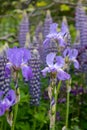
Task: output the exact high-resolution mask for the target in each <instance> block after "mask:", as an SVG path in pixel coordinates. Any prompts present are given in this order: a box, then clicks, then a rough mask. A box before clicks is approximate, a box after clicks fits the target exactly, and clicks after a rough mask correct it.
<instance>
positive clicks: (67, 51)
mask: <svg viewBox="0 0 87 130" xmlns="http://www.w3.org/2000/svg"><path fill="white" fill-rule="evenodd" d="M70 53H71V49H70V48H66V49H65V50H64V52H63V56H64V57H66V56H68V57H69V56H70Z"/></svg>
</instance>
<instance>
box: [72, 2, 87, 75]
mask: <svg viewBox="0 0 87 130" xmlns="http://www.w3.org/2000/svg"><path fill="white" fill-rule="evenodd" d="M76 28H77V30H79V33H80V44H78V45H75V46H74V48H76V49H78V52H79V55H78V61H79V63H80V69H79V70H80V71H81V72H84V73H85V72H86V71H87V60H86V59H87V58H86V57H87V51H86V48H87V45H86V44H87V16H86V12H85V10H84V8H83V6H82V3H81V2H78V5H77V7H76Z"/></svg>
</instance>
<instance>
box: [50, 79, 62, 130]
mask: <svg viewBox="0 0 87 130" xmlns="http://www.w3.org/2000/svg"><path fill="white" fill-rule="evenodd" d="M60 86H61V81H59V83H58V86H57V88H56V86H55V88H54V94H55V96H54V100H55V111H54V125H53V128H52V129H51V130H55V126H56V110H57V100H58V94H59V91H60ZM55 92H56V93H55Z"/></svg>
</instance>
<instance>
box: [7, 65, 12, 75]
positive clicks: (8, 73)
mask: <svg viewBox="0 0 87 130" xmlns="http://www.w3.org/2000/svg"><path fill="white" fill-rule="evenodd" d="M11 67H12V64H11V63H7V64H6V66H5V77H8V76H9V75H10V74H11Z"/></svg>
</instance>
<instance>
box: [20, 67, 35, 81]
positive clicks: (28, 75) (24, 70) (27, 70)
mask: <svg viewBox="0 0 87 130" xmlns="http://www.w3.org/2000/svg"><path fill="white" fill-rule="evenodd" d="M21 69H22V75H23V76H24V78H25V79H26V80H29V79H31V78H32V76H33V73H32V69H31V67H29V66H27V65H23V66H22V67H21Z"/></svg>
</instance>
